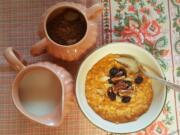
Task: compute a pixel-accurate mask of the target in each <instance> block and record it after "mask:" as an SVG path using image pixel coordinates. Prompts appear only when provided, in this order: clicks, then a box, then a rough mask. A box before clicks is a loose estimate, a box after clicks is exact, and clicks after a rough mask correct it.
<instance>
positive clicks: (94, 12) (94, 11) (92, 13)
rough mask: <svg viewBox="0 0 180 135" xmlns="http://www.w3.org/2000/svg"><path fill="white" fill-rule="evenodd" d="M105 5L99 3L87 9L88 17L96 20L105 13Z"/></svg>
mask: <svg viewBox="0 0 180 135" xmlns="http://www.w3.org/2000/svg"><path fill="white" fill-rule="evenodd" d="M103 7H104V6H103V4H102V3H97V4H95V5H93V6H91V7H90V8H88V9H87V12H86V14H87V17H88V19H90V20H95V19H96V18H97V17H98V16H99V15H100V14H101V13H102V12H103Z"/></svg>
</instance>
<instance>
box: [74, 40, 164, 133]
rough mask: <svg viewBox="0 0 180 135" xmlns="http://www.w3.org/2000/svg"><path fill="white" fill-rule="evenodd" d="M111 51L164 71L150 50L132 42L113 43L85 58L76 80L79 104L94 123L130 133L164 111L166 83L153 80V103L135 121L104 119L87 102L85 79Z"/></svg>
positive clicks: (161, 73)
mask: <svg viewBox="0 0 180 135" xmlns="http://www.w3.org/2000/svg"><path fill="white" fill-rule="evenodd" d="M110 53H113V54H129V55H132V56H134V57H135V58H137V59H138V60H139V61H140V62H142V63H144V64H146V65H148V66H150V67H151V68H153V69H154V70H155V71H156V72H158V73H159V74H160V75H161V76H163V72H162V70H161V68H160V66H159V64H158V63H157V61H156V60H155V58H154V57H153V56H152V55H151V54H150V53H149V52H147V51H145V50H144V49H142V48H140V47H138V46H136V45H133V44H130V43H111V44H108V45H106V46H103V47H101V48H99V49H97V50H96V51H94V52H93V53H92V54H91V55H89V56H88V57H87V58H86V59H85V61H84V62H83V63H82V65H81V66H80V69H79V72H78V75H77V80H76V97H77V101H78V104H79V106H80V108H81V110H82V112H83V113H84V114H85V116H86V117H87V118H88V119H89V120H90V121H91V122H92V123H93V124H94V125H96V126H98V127H99V128H101V129H104V130H106V131H108V132H113V133H130V132H135V131H138V130H141V129H143V128H145V127H147V126H148V125H150V124H151V123H152V122H153V121H154V120H155V119H156V118H157V117H158V116H159V114H160V112H161V111H162V108H163V106H164V103H165V100H166V95H167V90H166V87H165V86H164V85H162V84H160V83H158V82H156V81H153V82H152V85H153V94H154V95H153V100H152V104H151V106H150V108H149V110H148V111H147V112H146V113H144V114H143V115H141V116H140V117H139V118H138V119H137V120H136V121H133V122H127V123H122V124H115V123H112V122H109V121H107V120H104V119H102V118H101V117H100V116H99V115H98V114H96V113H95V112H94V111H93V110H92V108H91V107H90V106H89V105H88V103H87V100H86V96H85V81H86V76H87V73H88V71H89V70H90V69H91V68H92V67H93V65H94V64H95V63H97V62H98V61H99V60H100V59H101V58H103V57H104V56H106V55H107V54H110Z"/></svg>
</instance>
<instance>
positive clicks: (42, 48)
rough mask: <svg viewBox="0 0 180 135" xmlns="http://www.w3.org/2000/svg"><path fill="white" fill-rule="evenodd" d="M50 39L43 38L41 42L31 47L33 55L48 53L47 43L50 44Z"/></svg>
mask: <svg viewBox="0 0 180 135" xmlns="http://www.w3.org/2000/svg"><path fill="white" fill-rule="evenodd" d="M48 44H49V43H48V40H47V39H46V38H43V39H41V40H40V41H39V42H37V43H35V44H34V45H33V46H32V48H31V51H30V52H31V55H32V56H39V55H41V54H43V53H46V52H47V50H46V48H47V45H48Z"/></svg>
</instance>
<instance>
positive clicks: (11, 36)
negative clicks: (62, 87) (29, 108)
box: [0, 0, 180, 135]
mask: <svg viewBox="0 0 180 135" xmlns="http://www.w3.org/2000/svg"><path fill="white" fill-rule="evenodd" d="M60 1H63V0H0V135H114V134H112V133H107V132H105V131H103V130H101V129H99V128H97V127H95V126H94V125H93V124H91V123H90V122H89V121H88V120H87V119H86V118H85V116H84V115H83V114H82V112H81V111H80V109H79V107H78V105H77V103H75V105H74V106H73V108H72V112H71V113H70V114H69V115H68V116H66V117H65V120H64V123H63V124H62V125H61V127H58V128H48V127H45V126H42V125H40V124H37V123H34V122H32V121H30V120H28V119H27V118H25V117H24V116H22V115H21V114H20V113H19V112H18V111H17V109H16V108H15V106H14V105H13V102H12V98H11V96H10V95H11V86H10V84H11V83H12V81H13V79H14V77H15V75H16V73H15V72H14V71H13V70H12V69H11V68H10V67H9V65H8V64H7V62H6V61H5V60H4V58H3V56H2V52H3V51H4V49H5V48H6V47H8V46H13V47H14V48H16V49H17V50H19V51H20V52H22V54H23V56H24V57H25V59H26V60H27V61H28V62H29V63H34V62H38V61H42V60H51V61H53V62H54V61H55V60H54V59H53V58H52V57H49V56H47V55H45V56H40V57H36V58H33V57H31V56H30V55H29V49H30V47H31V46H32V44H34V43H35V42H37V41H38V40H39V39H38V36H37V33H36V32H37V27H38V24H39V18H40V16H41V15H42V13H43V12H44V11H45V10H46V9H47V8H48V7H49V6H51V5H53V4H55V3H57V2H60ZM65 1H74V2H80V3H82V4H83V5H85V6H87V7H89V6H90V5H93V4H94V3H97V2H102V3H103V5H104V11H103V15H102V18H101V19H100V20H99V22H98V24H99V33H100V34H99V36H98V40H97V43H96V47H97V48H98V47H100V46H101V45H104V44H107V43H110V42H121V41H123V42H124V41H126V42H132V43H135V44H137V45H139V46H141V47H142V48H144V49H146V50H148V51H149V52H150V53H152V54H153V55H154V57H155V58H156V59H157V61H158V62H159V64H160V65H161V67H162V69H163V71H164V73H165V75H166V79H167V80H169V81H172V82H176V83H178V84H180V0H65ZM56 62H57V61H56ZM57 63H58V64H60V65H63V66H64V67H66V68H67V69H68V70H69V71H71V73H72V74H74V75H75V74H76V72H77V69H78V66H79V65H80V62H77V63H65V62H60V61H58V62H57ZM131 135H180V93H176V92H174V91H173V90H170V89H169V90H168V95H167V101H166V103H165V106H164V108H163V110H162V113H161V114H160V116H159V117H158V119H157V120H156V121H155V122H154V123H152V124H151V125H150V126H149V127H147V128H146V129H144V130H142V131H139V132H137V133H131Z"/></svg>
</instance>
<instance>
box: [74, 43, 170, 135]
mask: <svg viewBox="0 0 180 135" xmlns="http://www.w3.org/2000/svg"><path fill="white" fill-rule="evenodd" d="M113 44H119V45H123V44H126V45H133V46H135V47H137V48H140V49H141V50H143V51H145V52H146V53H147V54H148V55H151V56H152V57H154V56H153V55H152V54H151V53H150V52H148V51H147V50H145V49H143V48H142V47H140V46H138V45H137V44H133V43H129V42H112V43H108V44H105V45H103V46H101V47H99V48H98V49H96V50H95V51H93V52H92V53H90V54H89V55H87V57H86V58H85V59H84V60H83V62H82V63H81V64H80V66H79V69H78V72H77V76H76V85H75V94H76V100H77V103H78V106H79V108H80V110H81V112H82V114H83V115H84V116H85V117H86V118H87V120H88V121H89V122H90V123H92V124H93V125H94V126H95V127H97V128H99V129H102V130H103V131H106V132H109V133H115V134H118V133H120V134H129V133H135V132H138V131H141V130H143V129H146V128H147V127H148V126H150V125H151V124H152V123H153V122H155V121H156V120H157V118H158V117H159V116H160V114H161V112H162V110H163V107H164V105H165V103H166V100H167V86H165V87H164V88H163V90H164V91H165V94H164V102H163V105H162V108H161V110H160V112H159V113H158V114H157V116H156V117H155V118H154V119H153V120H152V121H151V122H150V123H149V124H148V125H147V126H145V127H143V128H140V129H137V130H136V131H132V132H131V131H130V132H116V131H111V130H108V129H104V128H102V127H100V126H98V124H95V123H94V122H93V121H91V119H90V118H89V117H88V114H86V112H85V111H84V109H83V107H81V105H80V101H79V98H78V96H77V93H78V91H77V89H78V88H77V86H78V85H77V80H78V78H79V73H80V72H79V71H80V70H81V67H82V65H83V64H84V63H85V61H86V60H87V58H88V57H90V56H92V55H94V53H95V52H97V51H99V50H100V49H102V48H105V47H107V46H110V45H113ZM102 58H103V57H102ZM153 60H155V62H156V64H157V65H158V66H159V67H160V72H161V75H162V77H163V78H164V79H165V80H166V77H165V74H164V72H163V71H162V68H161V66H160V65H159V63H158V62H157V60H156V59H155V58H154V59H153ZM97 115H98V114H97ZM106 121H107V120H106Z"/></svg>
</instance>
